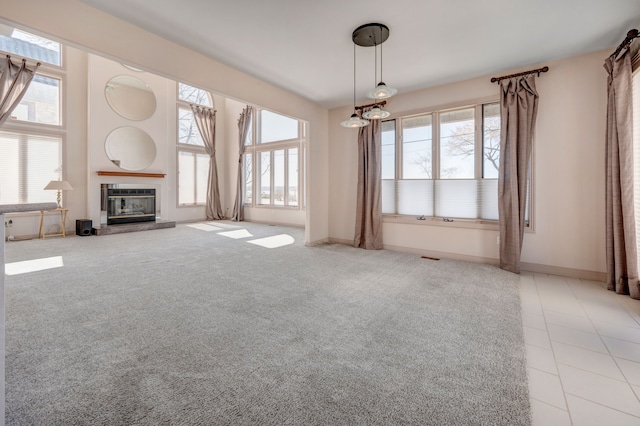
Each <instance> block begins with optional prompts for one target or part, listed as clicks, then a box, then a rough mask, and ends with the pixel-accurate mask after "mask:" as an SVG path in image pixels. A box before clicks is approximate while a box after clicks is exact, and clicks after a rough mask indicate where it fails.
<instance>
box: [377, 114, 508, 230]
mask: <svg viewBox="0 0 640 426" xmlns="http://www.w3.org/2000/svg"><path fill="white" fill-rule="evenodd" d="M499 158H500V106H499V104H497V103H490V104H482V105H475V106H470V107H464V108H455V109H450V110H444V111H435V112H431V113H427V114H419V115H414V116H410V117H402V118H399V119H396V120H389V121H386V122H384V123H383V124H382V211H383V213H384V214H390V215H409V216H417V217H422V216H425V217H438V218H444V219H474V220H489V221H493V220H497V219H498V200H497V192H498V180H497V178H498V167H499Z"/></svg>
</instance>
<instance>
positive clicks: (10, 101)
mask: <svg viewBox="0 0 640 426" xmlns="http://www.w3.org/2000/svg"><path fill="white" fill-rule="evenodd" d="M39 66H40V63H38V64H35V65H27V62H26V61H24V60H23V61H22V62H21V63H18V64H16V63H14V62H13V61H12V60H11V57H9V56H6V57H5V58H2V60H0V125H1V124H2V123H4V122H5V121H7V119H8V118H9V117H10V116H11V112H12V111H13V110H14V109H15V107H16V106H18V104H19V103H20V101H21V100H22V98H23V96H24V94H25V93H26V92H27V89H28V88H29V84H31V80H33V76H34V75H35V74H36V70H37V69H38V67H39Z"/></svg>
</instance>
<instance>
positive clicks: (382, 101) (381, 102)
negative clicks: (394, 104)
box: [355, 100, 387, 109]
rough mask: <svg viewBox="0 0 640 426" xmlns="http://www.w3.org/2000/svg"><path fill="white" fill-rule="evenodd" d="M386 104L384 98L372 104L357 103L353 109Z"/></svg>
mask: <svg viewBox="0 0 640 426" xmlns="http://www.w3.org/2000/svg"><path fill="white" fill-rule="evenodd" d="M386 104H387V101H386V100H381V101H380V102H374V103H372V104H366V105H357V106H356V107H355V109H365V108H369V107H374V106H385V105H386Z"/></svg>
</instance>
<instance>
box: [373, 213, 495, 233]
mask: <svg viewBox="0 0 640 426" xmlns="http://www.w3.org/2000/svg"><path fill="white" fill-rule="evenodd" d="M382 221H383V222H384V223H399V224H405V225H420V226H443V227H449V228H467V229H482V230H486V231H498V230H499V227H498V222H497V221H495V222H493V221H482V220H470V219H448V220H447V221H445V220H444V219H443V218H437V217H426V218H424V220H422V219H420V220H419V219H418V218H417V217H416V216H404V215H382Z"/></svg>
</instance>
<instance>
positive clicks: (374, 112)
mask: <svg viewBox="0 0 640 426" xmlns="http://www.w3.org/2000/svg"><path fill="white" fill-rule="evenodd" d="M390 115H391V114H390V113H389V112H387V111H384V110H382V109H380V108H378V107H377V106H375V107H373V108H371V109H370V110H369V111H367V112H365V113H364V114H362V116H363V117H364V118H368V119H369V120H380V119H383V118H387V117H389V116H390Z"/></svg>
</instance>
